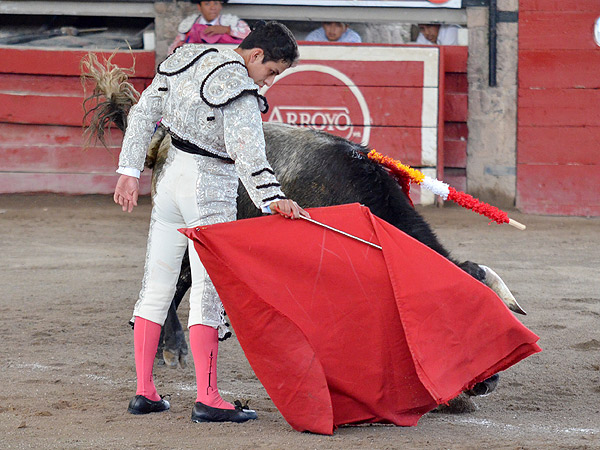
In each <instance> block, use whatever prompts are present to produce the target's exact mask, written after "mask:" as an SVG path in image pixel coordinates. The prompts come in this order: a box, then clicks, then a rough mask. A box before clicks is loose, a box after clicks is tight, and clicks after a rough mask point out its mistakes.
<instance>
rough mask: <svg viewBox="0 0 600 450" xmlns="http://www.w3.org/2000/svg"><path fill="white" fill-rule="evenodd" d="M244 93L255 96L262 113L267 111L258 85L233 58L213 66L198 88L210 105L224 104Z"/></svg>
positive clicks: (242, 65) (219, 105)
mask: <svg viewBox="0 0 600 450" xmlns="http://www.w3.org/2000/svg"><path fill="white" fill-rule="evenodd" d="M245 94H251V95H254V96H256V97H257V99H258V106H259V108H260V111H261V112H262V113H266V112H267V111H268V109H269V105H268V104H267V100H266V99H265V98H264V97H263V96H262V95H260V94H259V93H258V86H257V85H256V83H254V80H253V79H252V78H250V76H249V75H248V70H247V69H246V66H244V64H242V63H241V62H239V61H234V60H229V61H226V62H224V63H222V64H220V65H218V66H217V67H215V68H214V69H213V70H212V71H211V72H210V73H209V74H208V75H207V77H206V78H205V79H204V81H203V82H202V85H201V88H200V96H201V97H202V99H203V100H204V101H205V102H206V103H207V104H208V105H209V106H212V107H221V106H225V105H227V104H228V103H230V102H232V101H233V100H235V99H237V98H239V97H241V96H242V95H245Z"/></svg>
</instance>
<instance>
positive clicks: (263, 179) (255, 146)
mask: <svg viewBox="0 0 600 450" xmlns="http://www.w3.org/2000/svg"><path fill="white" fill-rule="evenodd" d="M221 111H222V113H223V126H224V131H225V147H226V149H227V153H228V154H229V156H230V157H231V158H232V159H233V160H234V161H235V168H236V171H237V174H238V177H239V178H240V180H241V181H242V183H243V185H244V187H245V188H246V190H247V191H248V195H249V196H250V198H251V199H252V202H253V203H254V204H255V205H256V207H257V208H259V209H263V207H264V206H266V205H268V204H269V203H271V202H272V201H275V200H278V199H284V198H286V197H285V195H284V194H283V192H282V191H281V188H280V184H279V182H278V181H277V178H275V173H274V172H273V169H272V168H271V166H270V165H269V162H268V161H267V157H266V154H265V137H264V133H263V128H262V119H261V116H260V112H259V108H258V100H257V98H256V96H254V95H252V94H250V93H248V94H246V95H242V96H241V97H239V98H237V99H236V100H234V101H233V102H231V103H229V104H227V105H226V106H224V107H222V108H221ZM263 210H264V209H263Z"/></svg>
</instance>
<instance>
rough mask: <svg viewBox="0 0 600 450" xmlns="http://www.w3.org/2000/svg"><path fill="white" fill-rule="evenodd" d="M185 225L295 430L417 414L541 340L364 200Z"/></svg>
mask: <svg viewBox="0 0 600 450" xmlns="http://www.w3.org/2000/svg"><path fill="white" fill-rule="evenodd" d="M310 214H311V217H312V218H313V219H315V220H317V221H319V222H322V223H325V224H327V225H329V226H332V227H335V228H338V229H341V230H343V231H345V232H347V233H350V234H353V235H355V236H358V237H360V238H362V239H365V240H367V241H371V242H373V243H375V244H378V245H380V246H381V247H382V248H383V250H379V249H376V248H374V247H371V246H369V245H367V244H364V243H361V242H358V241H356V240H354V239H351V238H349V237H346V236H343V235H340V234H338V233H335V232H333V231H330V230H327V229H325V228H323V227H320V226H318V225H315V224H312V223H310V222H307V221H304V220H288V219H284V218H282V217H280V216H268V217H261V218H257V219H247V220H240V221H236V222H229V223H223V224H217V225H212V226H207V227H198V228H190V229H184V230H181V231H182V232H183V233H185V234H186V235H187V236H188V237H189V238H191V239H193V240H194V242H195V247H196V250H197V251H198V254H199V255H200V258H201V260H202V263H203V264H204V266H205V267H206V269H207V271H208V273H209V275H210V278H211V279H212V281H213V283H214V285H215V287H216V289H217V291H218V293H219V296H220V298H221V300H222V302H223V305H224V306H225V310H226V311H227V314H228V316H229V319H230V321H231V325H232V326H233V329H234V330H235V332H236V335H237V338H238V340H239V342H240V345H241V346H242V348H243V350H244V352H245V354H246V357H247V358H248V361H249V362H250V364H251V366H252V368H253V369H254V372H255V373H256V376H257V377H258V378H259V380H260V381H261V382H262V384H263V385H264V387H265V389H266V390H267V392H268V394H269V395H270V397H271V399H272V400H273V403H274V404H275V406H277V408H278V409H279V411H280V412H281V414H282V415H283V417H284V418H285V419H286V420H287V421H288V423H289V424H290V425H291V426H292V427H293V428H294V429H296V430H298V431H311V432H314V433H321V434H332V433H333V431H334V430H335V428H336V427H337V426H339V425H343V424H358V423H376V422H379V423H393V424H396V425H401V426H413V425H416V424H417V421H418V420H419V418H420V417H421V416H422V415H423V414H425V413H426V412H428V411H430V410H431V409H433V408H435V407H436V406H437V405H438V404H442V403H446V402H448V401H449V400H451V399H452V398H454V397H455V396H457V395H458V394H459V393H460V392H462V391H463V390H465V389H469V388H471V387H472V386H473V385H474V384H475V383H477V382H479V381H482V380H484V379H486V378H488V377H490V376H491V375H493V374H494V373H497V372H499V371H501V370H505V369H507V368H508V367H510V366H511V365H513V364H515V363H517V362H518V361H520V360H522V359H524V358H526V357H527V356H529V355H531V354H534V353H536V352H539V351H540V350H541V349H540V348H539V347H538V346H537V344H536V342H537V340H538V337H537V336H536V335H535V334H534V333H532V332H531V331H529V330H528V329H527V328H526V327H525V326H523V325H522V324H521V323H520V322H519V321H518V320H517V319H516V318H515V317H514V316H513V314H512V313H511V312H510V311H509V310H508V308H507V307H506V306H505V305H504V304H503V303H502V301H501V300H500V298H498V296H497V295H496V294H495V293H494V292H493V291H492V290H490V289H489V288H488V287H487V286H485V285H484V284H482V283H480V282H479V281H477V280H475V279H474V278H472V277H471V276H469V275H467V274H466V273H465V272H463V271H462V270H461V269H459V268H458V267H456V266H455V265H454V264H452V263H451V262H450V261H448V260H447V259H445V258H443V257H442V256H440V255H439V254H438V253H436V252H434V251H433V250H431V249H430V248H429V247H427V246H425V245H423V244H421V243H420V242H418V241H417V240H415V239H413V238H411V237H410V236H408V235H407V234H405V233H403V232H402V231H400V230H398V229H397V228H395V227H394V226H392V225H390V224H388V223H387V222H385V221H383V220H381V219H379V218H377V217H376V216H374V215H372V214H371V212H370V211H369V209H368V208H366V207H363V206H360V205H358V204H351V205H342V206H335V207H327V208H316V209H311V210H310Z"/></svg>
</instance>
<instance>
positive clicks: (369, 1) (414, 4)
mask: <svg viewBox="0 0 600 450" xmlns="http://www.w3.org/2000/svg"><path fill="white" fill-rule="evenodd" d="M229 3H230V4H240V5H242V4H243V5H287V6H368V7H379V6H381V7H384V8H386V7H387V8H461V6H462V0H230V1H229Z"/></svg>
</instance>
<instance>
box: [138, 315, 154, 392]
mask: <svg viewBox="0 0 600 450" xmlns="http://www.w3.org/2000/svg"><path fill="white" fill-rule="evenodd" d="M160 328H161V326H160V325H159V324H157V323H154V322H150V321H149V320H146V319H142V318H141V317H136V318H135V324H134V325H133V344H134V347H135V372H136V375H137V391H136V395H143V396H144V397H146V398H147V399H149V400H152V401H158V400H160V396H159V395H158V393H157V392H156V387H155V386H154V380H153V379H152V366H153V365H154V357H155V356H156V349H157V348H158V339H159V338H160Z"/></svg>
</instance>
